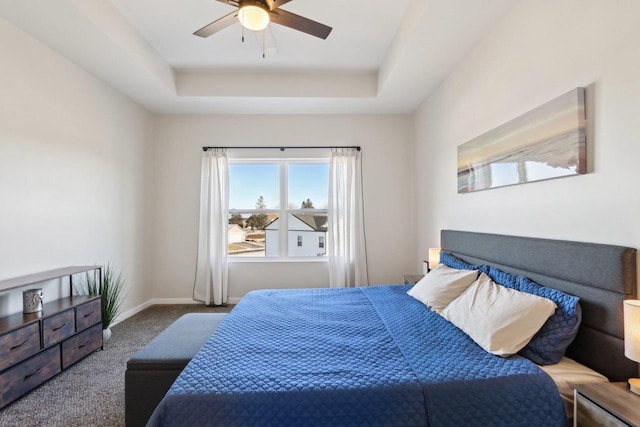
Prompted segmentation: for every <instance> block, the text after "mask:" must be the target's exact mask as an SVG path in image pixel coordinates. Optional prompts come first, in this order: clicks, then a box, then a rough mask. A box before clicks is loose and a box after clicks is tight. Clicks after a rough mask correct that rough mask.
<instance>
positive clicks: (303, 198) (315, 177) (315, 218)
mask: <svg viewBox="0 0 640 427" xmlns="http://www.w3.org/2000/svg"><path fill="white" fill-rule="evenodd" d="M328 194H329V164H328V161H327V160H324V159H321V160H318V159H314V160H297V159H296V160H291V159H274V160H265V159H259V160H255V159H252V160H247V159H242V160H240V159H239V160H231V161H230V162H229V231H228V233H229V234H228V236H229V256H230V257H234V258H235V257H254V258H256V257H261V258H265V259H269V258H272V259H275V258H280V259H282V258H310V257H314V258H315V257H323V256H326V249H325V241H326V238H327V222H328V214H327V208H328Z"/></svg>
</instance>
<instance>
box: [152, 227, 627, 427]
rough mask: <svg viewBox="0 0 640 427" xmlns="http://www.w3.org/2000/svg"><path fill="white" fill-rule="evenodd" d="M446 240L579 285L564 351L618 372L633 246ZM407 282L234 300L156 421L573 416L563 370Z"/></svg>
mask: <svg viewBox="0 0 640 427" xmlns="http://www.w3.org/2000/svg"><path fill="white" fill-rule="evenodd" d="M441 247H442V250H443V251H446V252H449V253H451V254H453V255H455V256H456V257H458V258H460V259H462V260H464V261H467V262H469V263H474V264H490V265H493V266H496V267H498V268H500V269H502V270H504V271H505V272H509V273H513V274H519V275H523V276H526V277H528V278H530V279H531V280H534V281H536V282H538V283H540V284H542V285H544V286H547V287H553V288H556V289H560V290H562V291H565V292H567V293H570V294H573V295H576V296H579V297H580V298H581V301H580V303H581V306H582V326H581V327H580V330H579V332H578V335H577V337H576V339H575V342H574V343H573V344H572V345H571V346H570V347H569V349H568V351H567V355H569V356H570V357H572V358H573V359H575V360H577V361H578V362H580V363H582V364H584V365H586V366H588V367H590V368H593V369H595V370H597V371H599V372H601V373H603V374H604V375H606V376H607V377H608V378H609V379H611V380H622V379H626V378H628V377H630V376H632V374H633V373H634V372H636V371H637V365H636V364H634V363H632V362H631V361H629V360H628V359H626V358H625V357H624V352H623V342H622V336H623V334H622V313H621V310H622V304H621V301H622V300H623V299H625V298H629V297H633V296H634V295H635V292H636V267H635V262H636V253H635V250H634V249H630V248H623V247H617V246H610V245H596V244H586V243H576V242H566V241H555V240H544V239H531V238H523V237H514V236H501V235H491V234H482V233H470V232H461V231H452V230H443V231H442V233H441ZM409 288H410V286H406V285H405V286H402V285H400V286H371V287H367V288H356V289H337V290H336V289H314V290H286V291H277V290H272V291H258V292H253V293H250V294H248V295H247V296H246V297H245V298H243V300H242V301H241V302H240V303H239V304H238V305H237V306H236V307H235V308H234V310H233V311H232V313H231V314H230V315H229V316H228V317H227V319H226V320H225V321H224V322H223V323H222V325H220V327H219V328H218V330H217V331H216V333H215V334H214V335H213V336H212V337H211V338H210V339H209V341H208V342H207V343H206V344H205V346H204V347H203V348H202V350H201V351H200V352H198V354H196V356H195V357H194V358H193V360H192V361H191V362H190V363H189V364H188V365H187V367H186V368H185V370H184V371H183V372H182V374H181V375H180V376H179V377H178V379H177V380H176V382H175V383H174V384H173V386H172V387H171V389H170V390H169V392H168V393H167V395H166V396H165V398H164V399H163V400H162V402H161V403H160V405H159V406H158V408H156V411H155V412H154V414H153V416H152V418H151V420H150V421H149V425H152V426H154V425H157V426H160V425H165V426H168V425H274V426H275V425H422V426H424V425H430V426H441V425H501V426H507V425H514V426H516V425H531V426H535V425H540V426H543V425H544V426H553V425H558V426H560V425H566V415H567V414H566V412H565V409H564V407H563V404H562V401H561V399H560V397H559V394H558V389H557V388H556V385H555V384H554V382H553V380H552V379H551V378H550V377H549V376H548V375H547V374H546V373H544V372H543V371H542V370H541V369H540V368H539V367H538V366H537V365H535V364H534V363H532V362H531V361H530V360H528V359H526V358H524V357H520V356H517V355H516V356H512V357H509V358H501V357H496V356H494V355H491V354H489V353H487V352H486V351H484V350H483V349H482V348H480V347H478V345H477V344H475V342H474V341H473V340H471V339H470V338H469V337H468V336H467V335H466V334H465V333H464V332H462V331H461V330H459V329H458V328H456V327H455V326H453V325H452V324H451V323H450V322H448V321H447V320H445V319H444V318H443V317H442V316H440V315H439V314H436V313H434V312H432V311H430V310H428V309H426V308H425V306H424V305H423V304H422V303H420V302H418V301H416V300H415V299H413V298H412V297H410V296H408V295H407V290H408V289H409Z"/></svg>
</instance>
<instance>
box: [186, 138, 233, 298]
mask: <svg viewBox="0 0 640 427" xmlns="http://www.w3.org/2000/svg"><path fill="white" fill-rule="evenodd" d="M228 223H229V165H228V162H227V154H226V152H225V151H224V150H222V149H208V150H207V151H204V152H203V155H202V174H201V182H200V229H199V234H198V258H197V262H196V278H195V284H194V288H193V299H195V300H198V301H203V302H204V303H205V304H207V305H221V304H226V302H227V293H228V270H227V240H228V237H227V229H228Z"/></svg>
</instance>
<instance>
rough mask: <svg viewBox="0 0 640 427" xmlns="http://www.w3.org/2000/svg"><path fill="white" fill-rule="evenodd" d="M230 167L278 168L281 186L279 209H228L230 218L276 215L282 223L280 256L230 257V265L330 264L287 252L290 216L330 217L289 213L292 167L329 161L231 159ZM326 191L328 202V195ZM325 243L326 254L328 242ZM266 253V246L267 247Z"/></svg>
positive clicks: (299, 211) (302, 211)
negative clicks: (260, 263) (271, 165)
mask: <svg viewBox="0 0 640 427" xmlns="http://www.w3.org/2000/svg"><path fill="white" fill-rule="evenodd" d="M228 164H229V166H231V165H251V164H254V165H263V164H277V165H278V168H279V169H278V170H279V176H278V186H279V203H278V204H279V206H280V207H279V208H277V209H229V212H228V214H229V216H231V215H233V214H241V215H253V214H267V215H268V214H277V215H278V219H279V220H280V221H282V222H281V223H280V227H279V228H278V256H267V255H266V253H265V255H264V256H233V255H227V260H228V262H233V263H236V262H238V263H255V262H271V263H274V262H275V263H278V262H329V257H328V256H326V255H325V256H307V257H300V256H298V257H294V256H289V254H288V251H289V248H288V241H287V239H288V232H289V231H290V230H289V215H291V214H308V213H325V214H327V216H328V214H329V212H328V211H329V210H328V209H315V208H314V209H302V208H299V209H288V201H289V194H288V193H289V168H288V166H289V165H291V164H326V165H328V164H329V157H320V158H317V157H313V158H287V157H282V158H271V157H265V158H260V157H251V158H229V159H228ZM328 190H329V189H328V188H327V202H328V192H329V191H328ZM327 239H328V232H327V237H326V238H325V239H324V240H325V248H324V249H325V252H326V241H327ZM265 251H266V246H265Z"/></svg>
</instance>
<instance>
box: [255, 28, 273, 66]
mask: <svg viewBox="0 0 640 427" xmlns="http://www.w3.org/2000/svg"><path fill="white" fill-rule="evenodd" d="M253 34H255V36H256V42H257V43H258V46H260V49H261V50H262V56H263V57H264V58H266V57H269V56H274V55H276V54H277V53H278V48H277V47H276V42H275V39H274V38H273V33H272V32H271V25H268V26H267V28H265V29H264V30H262V31H254V32H253Z"/></svg>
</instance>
